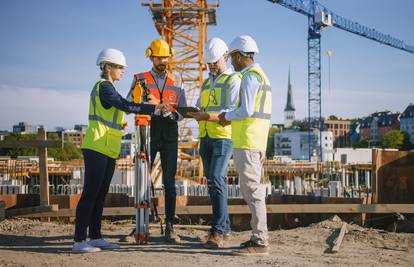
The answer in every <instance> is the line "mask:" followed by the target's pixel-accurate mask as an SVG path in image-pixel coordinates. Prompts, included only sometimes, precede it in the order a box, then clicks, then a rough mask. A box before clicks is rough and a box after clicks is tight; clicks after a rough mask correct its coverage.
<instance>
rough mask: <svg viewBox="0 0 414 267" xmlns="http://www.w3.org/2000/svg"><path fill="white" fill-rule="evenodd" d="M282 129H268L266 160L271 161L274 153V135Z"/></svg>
mask: <svg viewBox="0 0 414 267" xmlns="http://www.w3.org/2000/svg"><path fill="white" fill-rule="evenodd" d="M281 130H282V129H280V128H276V127H270V129H269V135H268V137H267V147H266V158H268V159H271V158H273V156H274V153H275V133H278V132H280V131H281Z"/></svg>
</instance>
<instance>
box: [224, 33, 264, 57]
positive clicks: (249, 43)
mask: <svg viewBox="0 0 414 267" xmlns="http://www.w3.org/2000/svg"><path fill="white" fill-rule="evenodd" d="M235 51H240V52H244V53H255V54H258V53H259V48H258V47H257V44H256V41H255V40H254V39H253V38H252V37H250V36H249V35H240V36H237V37H236V38H234V39H233V41H232V42H231V43H230V48H229V53H232V52H235Z"/></svg>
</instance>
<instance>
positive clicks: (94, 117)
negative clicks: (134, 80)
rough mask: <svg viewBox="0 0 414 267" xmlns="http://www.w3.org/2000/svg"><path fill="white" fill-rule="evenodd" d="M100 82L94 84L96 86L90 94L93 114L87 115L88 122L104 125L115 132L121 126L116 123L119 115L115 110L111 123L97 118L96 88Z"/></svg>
mask: <svg viewBox="0 0 414 267" xmlns="http://www.w3.org/2000/svg"><path fill="white" fill-rule="evenodd" d="M102 82H103V80H101V81H99V82H98V83H97V84H96V86H95V87H94V88H93V90H92V92H91V103H92V108H93V114H89V120H95V121H99V122H101V123H102V124H105V125H106V126H108V127H111V128H114V129H117V130H122V124H119V123H117V120H118V114H119V111H118V109H115V112H114V116H113V118H112V122H110V121H107V120H105V119H104V118H102V117H99V116H98V115H97V114H96V97H97V90H98V86H100V85H101V83H102Z"/></svg>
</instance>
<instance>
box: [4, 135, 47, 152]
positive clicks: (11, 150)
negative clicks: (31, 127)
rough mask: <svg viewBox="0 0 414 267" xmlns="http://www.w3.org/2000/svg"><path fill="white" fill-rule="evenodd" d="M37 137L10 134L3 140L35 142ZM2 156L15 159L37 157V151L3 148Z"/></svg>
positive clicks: (32, 149)
mask: <svg viewBox="0 0 414 267" xmlns="http://www.w3.org/2000/svg"><path fill="white" fill-rule="evenodd" d="M36 139H37V135H35V134H20V133H11V134H9V135H8V136H6V137H5V140H23V141H29V140H36ZM3 151H4V154H5V155H7V156H10V157H12V158H17V156H38V155H39V151H38V150H37V149H36V148H5V149H4V150H3Z"/></svg>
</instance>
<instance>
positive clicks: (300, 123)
mask: <svg viewBox="0 0 414 267" xmlns="http://www.w3.org/2000/svg"><path fill="white" fill-rule="evenodd" d="M289 128H290V129H294V128H296V129H301V130H307V129H308V121H307V119H303V120H294V121H293V122H292V125H291V126H290V127H289Z"/></svg>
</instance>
